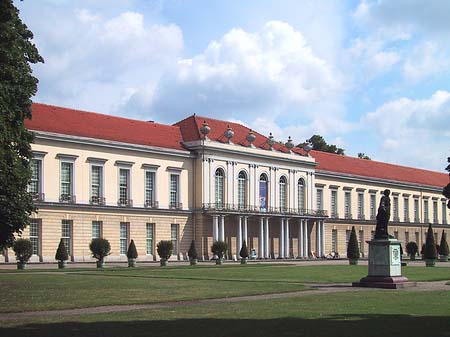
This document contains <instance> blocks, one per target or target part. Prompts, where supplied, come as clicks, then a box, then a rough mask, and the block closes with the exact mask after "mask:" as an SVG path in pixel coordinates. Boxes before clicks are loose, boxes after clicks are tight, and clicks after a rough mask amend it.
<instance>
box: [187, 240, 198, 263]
mask: <svg viewBox="0 0 450 337" xmlns="http://www.w3.org/2000/svg"><path fill="white" fill-rule="evenodd" d="M188 256H189V259H190V260H196V259H198V254H197V248H195V241H194V240H192V242H191V246H190V247H189V250H188Z"/></svg>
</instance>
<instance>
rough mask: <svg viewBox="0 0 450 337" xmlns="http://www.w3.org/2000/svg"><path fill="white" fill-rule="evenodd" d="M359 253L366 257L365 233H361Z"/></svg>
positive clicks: (361, 231)
mask: <svg viewBox="0 0 450 337" xmlns="http://www.w3.org/2000/svg"><path fill="white" fill-rule="evenodd" d="M358 234H359V251H360V252H361V255H364V231H363V230H360V231H359V233H358Z"/></svg>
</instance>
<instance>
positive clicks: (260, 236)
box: [258, 217, 264, 259]
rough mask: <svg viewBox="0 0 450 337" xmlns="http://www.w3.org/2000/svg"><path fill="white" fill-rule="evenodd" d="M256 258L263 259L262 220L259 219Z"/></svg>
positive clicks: (261, 218)
mask: <svg viewBox="0 0 450 337" xmlns="http://www.w3.org/2000/svg"><path fill="white" fill-rule="evenodd" d="M258 257H259V258H260V259H262V258H263V257H264V218H263V217H260V218H259V238H258Z"/></svg>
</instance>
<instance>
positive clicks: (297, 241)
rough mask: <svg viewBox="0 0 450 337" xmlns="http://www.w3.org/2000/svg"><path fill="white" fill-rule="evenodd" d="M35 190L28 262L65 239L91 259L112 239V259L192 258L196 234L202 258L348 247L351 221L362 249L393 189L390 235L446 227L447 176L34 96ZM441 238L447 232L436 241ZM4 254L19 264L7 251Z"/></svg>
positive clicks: (321, 252)
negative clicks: (98, 243)
mask: <svg viewBox="0 0 450 337" xmlns="http://www.w3.org/2000/svg"><path fill="white" fill-rule="evenodd" d="M32 109H33V119H32V120H27V121H26V126H27V128H28V129H30V130H31V131H33V133H34V134H35V143H34V144H32V150H33V154H34V159H33V160H32V165H31V166H32V172H33V174H32V181H31V183H30V185H29V191H30V193H32V194H33V197H34V198H35V201H36V205H37V207H38V212H37V213H36V214H33V216H32V221H31V225H30V226H29V227H28V228H27V229H26V230H25V231H24V233H23V236H24V237H27V238H30V240H31V241H32V243H33V251H34V256H33V257H32V259H31V261H42V262H50V261H54V255H55V252H56V249H57V247H58V243H59V241H60V239H61V238H62V239H63V240H64V242H65V245H66V247H67V249H68V251H69V255H70V258H71V260H72V261H78V262H79V261H93V259H92V257H91V254H90V251H89V243H90V242H91V240H92V239H93V238H97V237H104V238H106V239H108V240H109V242H110V244H111V248H112V251H111V253H112V254H111V255H110V256H109V257H108V258H107V260H109V261H120V260H126V255H125V254H126V251H127V247H128V244H129V242H130V240H131V239H133V240H134V242H135V244H136V247H137V250H138V254H139V258H138V260H140V261H146V260H147V261H153V260H157V259H158V257H157V255H156V244H157V242H158V241H160V240H172V242H173V243H174V247H175V250H174V255H173V256H172V259H186V254H187V251H188V249H189V245H190V243H191V240H195V243H196V245H197V250H198V252H199V254H200V257H201V258H202V259H210V258H211V257H212V254H211V251H210V247H211V245H212V243H213V242H214V241H215V240H223V241H226V242H227V243H228V245H229V252H228V258H229V259H233V258H236V257H238V256H239V250H240V247H241V245H242V242H243V240H246V242H247V245H248V246H249V249H254V250H255V252H256V254H257V257H258V258H262V259H265V258H311V257H324V256H326V255H327V254H329V253H330V252H339V253H340V254H341V256H345V252H346V246H347V241H348V237H349V233H350V230H351V228H352V226H355V229H356V231H357V233H358V239H359V243H360V248H361V252H362V253H363V255H364V254H367V251H368V245H367V243H366V241H367V240H370V239H371V238H372V237H373V235H374V233H375V225H376V220H375V216H376V213H377V208H378V203H379V201H380V198H381V195H382V191H384V189H386V188H388V189H390V190H391V221H390V226H389V232H390V234H392V235H394V236H395V237H396V238H398V239H399V240H401V241H402V242H403V243H404V244H406V243H407V242H409V241H415V242H416V243H417V244H418V245H419V247H420V246H421V245H422V244H423V243H424V242H425V235H426V229H427V226H428V223H430V222H431V223H433V228H434V231H435V235H436V239H437V240H439V239H440V233H441V232H442V230H443V229H444V230H445V231H447V232H448V233H449V232H450V226H449V225H448V217H449V210H448V209H447V208H446V201H445V199H444V198H443V196H442V194H441V193H442V188H443V186H445V185H446V184H447V183H448V177H447V175H446V174H444V173H437V172H432V171H427V170H421V169H415V168H410V167H404V166H398V165H391V164H387V163H381V162H376V161H371V160H365V159H358V158H353V157H349V156H341V155H335V154H330V153H324V152H317V151H308V152H307V151H305V150H304V149H300V148H297V147H294V144H293V141H292V140H291V139H288V141H287V142H286V143H284V144H282V143H279V142H276V141H274V139H273V137H272V136H269V137H266V136H263V135H261V134H259V133H257V132H255V131H253V130H250V129H249V128H247V127H245V126H243V125H240V124H236V123H231V122H227V121H222V120H216V119H211V118H207V117H199V116H196V115H193V116H189V117H187V118H186V119H184V120H182V121H179V122H177V123H175V124H173V125H164V124H158V123H155V122H151V121H149V122H147V121H138V120H131V119H125V118H120V117H114V116H110V115H102V114H97V113H92V112H85V111H78V110H73V109H67V108H62V107H56V106H50V105H45V104H33V108H32ZM438 242H439V241H438ZM0 261H15V258H14V254H13V252H12V250H5V251H4V252H3V254H2V256H0Z"/></svg>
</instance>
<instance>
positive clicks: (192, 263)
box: [189, 259, 198, 266]
mask: <svg viewBox="0 0 450 337" xmlns="http://www.w3.org/2000/svg"><path fill="white" fill-rule="evenodd" d="M197 261H198V260H197V259H189V263H190V265H191V266H195V265H196V264H197Z"/></svg>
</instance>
